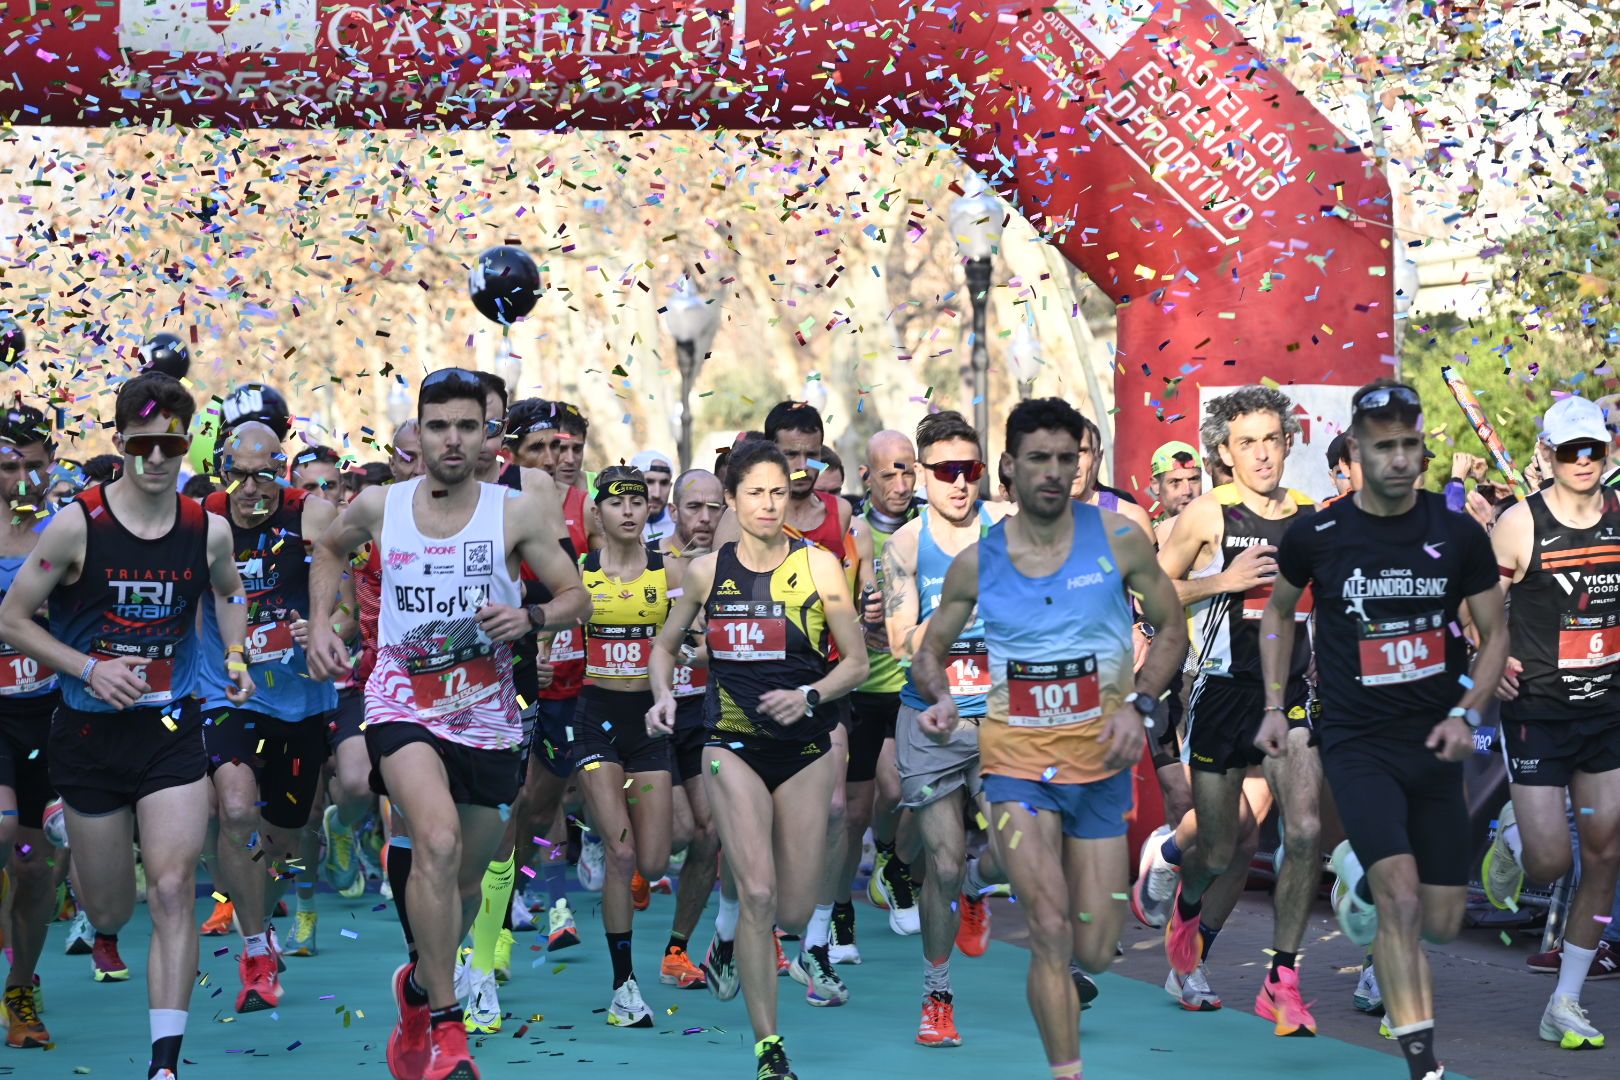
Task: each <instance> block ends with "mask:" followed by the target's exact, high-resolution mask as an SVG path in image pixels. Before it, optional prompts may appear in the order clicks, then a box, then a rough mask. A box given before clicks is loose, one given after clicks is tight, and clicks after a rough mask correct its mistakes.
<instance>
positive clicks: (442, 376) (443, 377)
mask: <svg viewBox="0 0 1620 1080" xmlns="http://www.w3.org/2000/svg"><path fill="white" fill-rule="evenodd" d="M451 382H454V383H465V384H466V385H468V386H472V387H477V388H478V389H479V390H482V389H483V388H484V381H483V380H482V379H480V378H479V377H478V373H477V372H476V371H468V370H467V369H466V368H454V367H448V368H440V369H439V370H438V371H435V372H431V373H430V374H429V375H428V376H427V378H425V379H423V380H422V382H421V384H420V386H419V387H418V389H419V390H426V389H427V388H428V387H430V386H441V385H443V384H444V383H451Z"/></svg>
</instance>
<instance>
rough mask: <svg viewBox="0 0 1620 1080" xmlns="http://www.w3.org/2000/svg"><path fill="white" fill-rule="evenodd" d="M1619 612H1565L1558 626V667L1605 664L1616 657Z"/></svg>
mask: <svg viewBox="0 0 1620 1080" xmlns="http://www.w3.org/2000/svg"><path fill="white" fill-rule="evenodd" d="M1617 620H1620V615H1617V614H1615V613H1612V612H1611V613H1609V614H1606V615H1565V616H1564V617H1563V618H1562V619H1561V620H1560V623H1559V627H1558V666H1559V667H1560V668H1562V669H1570V668H1574V669H1580V668H1599V667H1608V666H1609V665H1610V664H1612V663H1614V662H1615V661H1617V660H1620V626H1616V625H1615V623H1616V621H1617Z"/></svg>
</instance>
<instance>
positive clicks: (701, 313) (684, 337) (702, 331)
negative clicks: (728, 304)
mask: <svg viewBox="0 0 1620 1080" xmlns="http://www.w3.org/2000/svg"><path fill="white" fill-rule="evenodd" d="M719 321H720V308H719V304H718V302H717V301H713V300H705V299H704V298H703V296H702V294H700V293H699V292H698V291H697V287H696V286H694V285H693V284H692V279H691V278H689V277H687V276H686V275H685V274H682V275H681V277H680V280H679V281H677V282H676V283H675V295H674V296H671V297H670V299H669V303H667V304H665V305H664V324H665V325H666V326H668V327H669V333H670V336H671V337H673V338H674V339H675V360H676V363H677V364H678V365H679V367H680V371H681V433H680V446H679V449H678V451H677V452H678V453H679V455H680V459H681V469H682V470H683V471H684V470H686V469H689V468H691V467H692V384H693V383H694V382H695V381H696V380H697V372H698V363H699V361H698V356H697V347H698V343H699V342H700V341H706V340H708V338H709V335H711V334H712V333H713V332H714V328H715V325H716V324H717V323H718V322H719Z"/></svg>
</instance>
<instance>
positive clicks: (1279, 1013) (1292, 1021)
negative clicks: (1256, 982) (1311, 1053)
mask: <svg viewBox="0 0 1620 1080" xmlns="http://www.w3.org/2000/svg"><path fill="white" fill-rule="evenodd" d="M1273 974H1275V975H1276V976H1277V981H1276V982H1272V981H1271V976H1270V975H1269V974H1268V975H1267V976H1266V977H1265V978H1264V979H1261V980H1260V995H1259V996H1258V997H1256V998H1255V999H1254V1013H1255V1015H1256V1016H1258V1017H1260V1018H1261V1019H1262V1020H1270V1021H1271V1022H1272V1023H1274V1024H1276V1025H1277V1027H1276V1031H1277V1034H1278V1035H1282V1036H1289V1035H1297V1036H1303V1037H1306V1038H1309V1037H1310V1036H1312V1035H1315V1034H1316V1018H1315V1017H1314V1016H1312V1015H1311V1010H1310V1009H1308V1008H1306V1007H1305V1002H1304V1001H1303V1000H1301V998H1300V996H1299V972H1297V971H1295V970H1294V969H1293V968H1285V967H1280V968H1277V969H1276V971H1275V972H1274V973H1273Z"/></svg>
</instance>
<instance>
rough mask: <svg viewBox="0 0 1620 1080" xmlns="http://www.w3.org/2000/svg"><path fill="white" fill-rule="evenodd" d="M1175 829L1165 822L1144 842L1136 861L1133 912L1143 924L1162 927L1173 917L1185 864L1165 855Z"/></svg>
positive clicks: (1132, 892) (1155, 927)
mask: <svg viewBox="0 0 1620 1080" xmlns="http://www.w3.org/2000/svg"><path fill="white" fill-rule="evenodd" d="M1174 831H1175V830H1174V829H1172V828H1171V827H1170V826H1168V825H1161V826H1159V827H1158V828H1157V829H1155V830H1153V835H1152V836H1150V837H1148V838H1147V839H1146V840H1145V841H1143V842H1142V852H1141V855H1140V856H1139V857H1138V858H1137V860H1136V883H1135V884H1133V885H1132V886H1131V914H1132V915H1135V916H1136V921H1137V922H1139V923H1141V924H1142V925H1143V926H1150V927H1152V928H1153V929H1155V930H1158V929H1161V928H1162V927H1163V926H1164V924H1165V923H1166V922H1168V921H1169V919H1170V909H1169V906H1168V905H1169V903H1170V901H1171V900H1174V899H1175V896H1176V883H1177V882H1178V881H1179V880H1180V879H1181V867H1179V866H1174V865H1172V864H1171V863H1170V862H1169V861H1168V860H1166V859H1165V857H1164V841H1165V838H1166V837H1168V836H1169V835H1170V834H1171V833H1173V832H1174Z"/></svg>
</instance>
